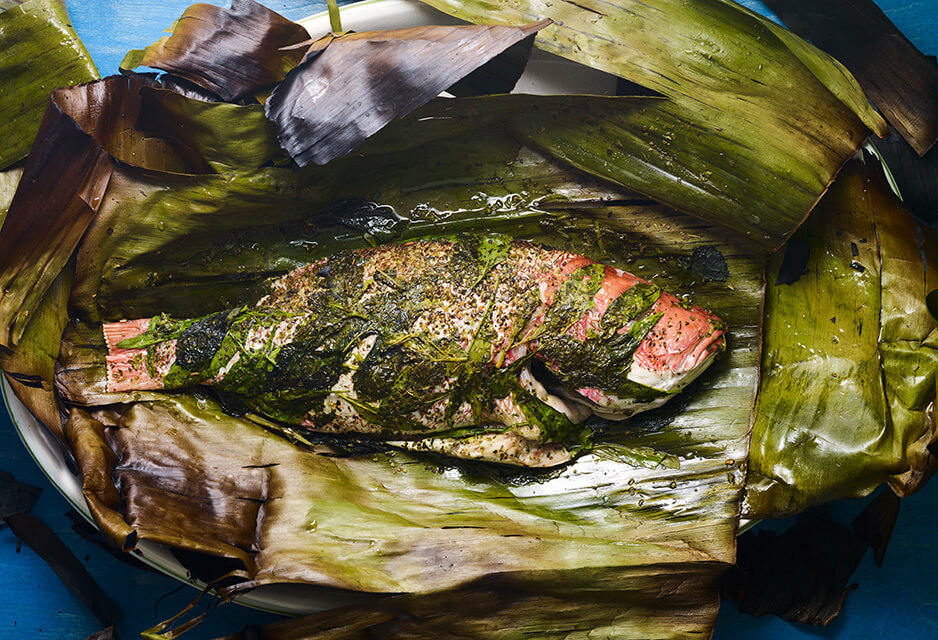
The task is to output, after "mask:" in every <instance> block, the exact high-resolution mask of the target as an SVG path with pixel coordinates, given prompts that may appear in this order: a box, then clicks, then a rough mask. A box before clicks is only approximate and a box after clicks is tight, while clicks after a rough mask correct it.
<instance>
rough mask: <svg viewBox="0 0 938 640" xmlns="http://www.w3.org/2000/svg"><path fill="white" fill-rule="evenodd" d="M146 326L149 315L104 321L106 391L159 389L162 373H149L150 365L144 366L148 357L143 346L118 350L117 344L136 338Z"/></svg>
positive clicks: (148, 324) (161, 385)
mask: <svg viewBox="0 0 938 640" xmlns="http://www.w3.org/2000/svg"><path fill="white" fill-rule="evenodd" d="M149 327H150V319H149V318H141V319H139V320H121V321H120V322H106V323H104V326H103V327H102V329H103V331H104V343H105V344H106V345H107V356H106V362H107V388H108V391H112V392H118V391H135V390H141V391H142V390H146V389H162V388H163V379H162V376H160V375H159V374H158V373H157V375H153V373H151V368H150V367H149V366H147V359H148V357H149V356H148V354H147V349H146V347H142V348H136V349H122V348H121V347H119V346H117V345H119V344H120V343H121V342H123V341H124V340H128V339H130V338H136V337H137V336H139V335H140V334H142V333H144V332H145V331H146V330H147V329H148V328H149ZM154 373H156V372H154Z"/></svg>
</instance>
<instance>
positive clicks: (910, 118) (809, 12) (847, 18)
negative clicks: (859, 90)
mask: <svg viewBox="0 0 938 640" xmlns="http://www.w3.org/2000/svg"><path fill="white" fill-rule="evenodd" d="M765 4H766V5H767V6H768V7H769V8H770V9H772V11H774V12H775V13H776V14H778V16H779V17H780V18H781V19H782V21H783V22H784V23H785V24H786V25H788V26H789V27H790V28H791V29H792V31H794V32H795V33H797V34H799V35H801V36H803V37H805V38H807V39H808V40H810V41H811V42H813V43H814V44H815V45H817V46H818V47H820V48H821V49H824V50H825V51H827V52H828V53H830V54H831V55H832V56H834V57H835V58H837V59H838V60H840V61H841V62H842V63H843V64H844V66H846V67H847V68H848V69H850V71H851V72H852V73H853V75H854V76H856V78H857V80H858V81H859V82H860V86H862V87H863V90H864V91H866V93H867V94H868V95H869V96H870V100H872V101H873V104H875V105H876V106H877V107H878V108H879V110H880V111H881V112H882V113H883V115H884V116H885V117H886V119H887V120H888V121H889V122H890V123H891V124H892V125H893V126H894V127H895V128H896V129H897V130H898V131H899V133H901V134H902V137H903V138H905V139H906V140H907V141H908V142H909V143H910V144H911V145H912V146H913V147H914V148H915V150H916V151H917V152H918V154H919V155H920V156H924V155H925V153H926V152H927V151H928V150H929V149H930V148H931V147H932V146H933V145H934V144H935V141H936V140H938V65H935V61H934V60H933V59H929V58H928V57H927V56H925V55H924V54H922V52H920V51H919V50H918V49H916V48H915V46H914V45H913V44H912V43H911V42H909V40H908V39H907V38H906V37H905V36H903V35H902V33H901V32H900V31H899V29H897V28H896V25H894V24H893V23H892V22H891V21H890V20H889V18H888V17H886V14H885V13H883V11H882V9H880V8H879V7H878V6H876V4H875V3H874V2H873V1H872V0H827V1H826V2H813V1H812V0H765ZM861 43H862V44H861Z"/></svg>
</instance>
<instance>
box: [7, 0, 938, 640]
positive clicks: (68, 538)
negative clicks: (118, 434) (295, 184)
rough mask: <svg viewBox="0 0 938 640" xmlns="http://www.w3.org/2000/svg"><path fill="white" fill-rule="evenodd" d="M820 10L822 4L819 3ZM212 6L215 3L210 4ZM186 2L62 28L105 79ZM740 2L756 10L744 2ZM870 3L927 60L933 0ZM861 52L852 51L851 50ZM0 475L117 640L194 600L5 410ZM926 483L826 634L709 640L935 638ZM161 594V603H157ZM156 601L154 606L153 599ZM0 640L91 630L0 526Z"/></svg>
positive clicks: (136, 6) (732, 623) (723, 623)
mask: <svg viewBox="0 0 938 640" xmlns="http://www.w3.org/2000/svg"><path fill="white" fill-rule="evenodd" d="M819 1H822V0H819ZM215 3H216V4H227V3H226V2H223V1H220V0H215ZM188 4H189V1H188V0H162V1H160V2H153V1H147V0H123V1H119V0H71V1H70V2H69V10H70V12H71V15H72V20H73V23H74V25H75V27H76V29H77V30H78V33H79V35H80V36H81V37H82V38H83V40H84V42H85V44H86V45H87V47H88V49H89V51H90V52H91V54H92V56H93V58H94V59H95V61H96V62H97V64H98V66H99V68H100V70H101V72H102V73H103V74H105V75H107V74H112V73H116V72H117V65H118V63H119V62H120V60H121V59H122V58H123V56H124V54H125V53H126V51H127V50H129V49H132V48H139V47H141V46H144V45H146V44H149V43H151V42H153V41H155V40H156V39H158V38H160V37H161V36H162V35H164V30H166V29H167V28H169V26H170V25H171V24H172V22H173V20H175V19H176V18H177V17H178V16H179V15H180V14H181V13H182V11H183V9H184V8H185V7H186V6H187V5H188ZM266 4H267V5H268V6H270V7H271V8H272V9H274V10H276V11H279V12H280V13H283V14H284V15H285V16H287V17H288V18H291V19H297V18H301V17H303V16H306V15H309V14H311V13H315V12H318V11H322V10H324V8H325V2H321V1H315V2H310V1H308V0H271V1H268V2H267V3H266ZM743 4H745V5H747V6H749V7H751V8H754V9H756V10H761V11H763V12H764V7H763V6H762V5H761V3H759V2H757V1H756V0H743ZM879 4H880V6H882V7H883V9H884V10H885V11H886V13H887V15H889V17H890V18H891V19H892V20H893V21H894V22H895V23H896V24H897V26H899V28H900V29H902V30H903V31H904V33H905V34H906V35H907V36H908V37H909V38H910V39H911V40H912V42H913V43H914V44H915V45H916V46H918V47H919V48H920V49H921V50H922V51H924V52H925V53H928V54H932V55H934V54H936V53H938V0H880V2H879ZM858 46H862V43H858ZM0 469H6V470H9V471H11V472H12V473H13V474H14V475H16V476H17V477H18V478H19V479H21V480H23V481H25V482H29V483H30V484H34V485H37V486H40V487H43V488H44V492H43V495H42V497H41V498H40V501H39V503H38V504H37V505H36V508H35V509H34V511H33V513H34V514H35V515H37V516H39V517H40V518H41V519H43V520H44V521H45V522H46V523H47V524H49V526H51V527H52V528H53V529H54V530H55V531H56V533H58V534H59V535H60V537H62V539H63V540H64V541H65V542H66V544H68V545H69V547H70V548H72V549H73V550H74V551H75V553H76V554H77V555H78V557H79V558H81V559H83V560H84V561H85V563H86V566H87V567H88V568H89V571H90V572H91V573H92V575H93V576H94V577H95V579H97V580H98V582H99V583H100V584H102V586H104V587H105V589H106V590H107V591H108V592H109V593H110V594H111V595H112V597H114V598H115V599H116V600H117V602H118V603H119V605H120V606H121V608H122V610H123V611H124V619H123V621H122V622H121V624H120V631H121V635H122V637H124V638H134V637H138V635H139V633H140V631H141V630H143V629H145V628H147V627H149V626H152V625H153V624H154V623H156V622H158V621H159V620H162V619H164V618H166V617H168V616H169V615H171V614H172V613H175V612H176V611H178V610H179V609H181V608H182V607H183V606H184V605H185V604H186V603H187V602H188V601H189V600H191V599H192V598H193V597H194V596H195V595H196V592H195V591H194V590H193V589H190V588H184V589H182V590H181V591H178V592H176V593H173V592H174V591H176V589H177V588H178V586H179V583H178V582H176V581H175V580H173V579H171V578H168V577H165V576H160V575H156V574H153V573H149V572H145V571H141V570H138V569H134V568H131V567H129V566H127V565H125V564H123V563H121V562H119V561H117V560H116V559H114V558H113V557H111V556H110V555H109V554H107V553H105V552H103V551H101V550H99V549H98V548H97V547H95V546H94V545H92V544H90V543H88V542H87V541H85V540H83V539H82V538H80V537H79V536H78V535H77V534H75V533H74V532H72V530H71V529H70V522H69V520H68V519H67V518H66V517H65V516H64V513H65V512H66V511H67V510H68V508H69V507H68V504H67V503H66V502H65V500H64V499H63V498H62V497H61V496H60V495H59V494H58V492H57V491H56V490H55V489H54V488H53V487H52V486H51V485H50V484H49V482H48V481H47V480H46V478H45V476H43V475H42V473H41V472H40V471H39V470H38V468H37V467H36V466H35V464H34V463H33V461H32V459H31V458H30V457H29V454H28V453H27V452H26V450H25V448H24V447H23V446H22V444H21V443H20V442H19V439H18V437H17V436H16V434H15V432H14V429H13V426H12V424H11V423H10V420H9V418H8V417H7V416H6V415H5V412H4V413H2V414H0ZM936 529H938V482H933V483H932V484H931V485H930V486H928V487H926V488H925V489H924V490H923V491H922V492H920V493H919V494H917V495H915V496H912V497H911V498H908V499H906V500H904V501H903V505H902V512H901V514H900V518H899V522H898V523H897V525H896V530H895V533H894V535H893V541H892V544H891V545H890V548H889V552H888V554H887V556H886V562H885V564H884V566H883V567H876V566H875V565H874V564H873V561H872V558H871V557H869V556H867V557H866V558H865V559H864V561H863V563H862V564H861V566H860V568H859V570H858V571H857V573H856V574H855V576H854V580H855V581H856V582H858V583H859V585H860V587H859V588H858V589H857V590H856V591H855V592H854V593H852V594H851V595H850V596H849V597H848V599H847V603H846V607H845V610H844V614H843V615H842V616H841V617H840V618H838V619H837V620H836V621H835V622H834V623H833V624H832V625H831V626H829V627H826V628H823V629H818V628H814V627H807V626H804V625H796V624H790V623H787V622H784V621H782V620H780V619H778V618H775V617H772V616H766V617H763V618H753V617H751V616H747V615H743V614H740V613H739V612H738V611H736V607H735V604H734V603H732V602H729V603H727V604H726V605H724V607H723V610H722V611H721V613H720V617H719V619H718V623H717V629H716V633H715V636H714V637H715V638H716V639H717V640H731V639H736V638H746V639H749V638H758V639H760V640H818V639H821V638H824V639H837V640H843V639H847V638H849V639H851V640H867V639H868V640H892V639H900V638H901V639H903V640H905V639H907V638H938V587H936V581H935V578H934V576H936V575H938V537H936V536H935V531H936ZM167 594H172V595H168V596H167ZM163 596H166V597H165V599H163V600H162V601H160V602H159V604H157V602H158V600H160V598H161V597H163ZM0 603H2V605H0V640H5V639H7V638H9V639H14V638H37V639H45V638H49V639H53V638H55V639H59V638H79V639H80V638H85V637H87V636H88V635H89V634H91V633H93V632H94V631H96V630H97V629H98V622H97V621H96V620H95V619H94V617H93V616H92V615H91V614H90V613H88V612H87V611H85V610H84V607H83V606H82V605H81V603H79V602H78V601H77V599H75V598H74V597H73V596H72V595H71V594H70V593H69V592H68V591H67V590H66V589H65V587H64V586H62V584H61V583H60V582H59V580H58V578H57V577H56V576H55V574H53V573H52V571H51V570H50V569H49V568H48V567H46V565H45V564H44V563H43V562H42V560H40V559H39V558H38V557H37V556H36V555H35V554H34V553H33V552H32V551H31V550H29V549H28V548H26V547H23V548H22V549H19V548H18V545H17V542H16V539H15V538H14V537H13V536H12V534H11V533H10V532H9V529H7V528H2V529H0ZM273 619H276V617H275V616H271V615H270V614H264V613H260V612H256V611H252V610H249V609H245V608H242V607H237V606H226V607H224V608H223V609H221V610H219V611H218V612H217V613H216V614H215V615H214V616H212V617H210V618H209V620H208V621H207V622H205V623H203V625H201V626H200V627H198V628H196V630H194V631H193V632H190V634H189V635H187V636H185V637H189V638H193V639H197V638H212V637H215V636H218V635H222V634H225V633H231V632H233V631H235V630H238V629H240V628H242V627H243V626H244V625H246V624H259V623H263V622H265V621H268V620H273Z"/></svg>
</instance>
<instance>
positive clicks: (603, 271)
mask: <svg viewBox="0 0 938 640" xmlns="http://www.w3.org/2000/svg"><path fill="white" fill-rule="evenodd" d="M723 334H724V325H723V323H722V322H721V321H720V320H719V319H718V318H716V317H715V316H714V315H713V314H711V313H710V312H708V311H706V310H704V309H702V308H700V307H697V306H692V305H689V304H686V303H684V302H682V301H681V300H679V299H678V298H676V297H675V296H673V295H671V294H669V293H666V292H664V291H661V289H659V288H658V287H657V286H655V285H654V284H652V283H650V282H647V281H645V280H642V279H641V278H638V277H635V276H633V275H631V274H629V273H626V272H624V271H622V270H620V269H615V268H612V267H608V266H604V265H602V264H599V263H596V262H594V261H592V260H589V259H588V258H585V257H582V256H578V255H574V254H572V253H568V252H566V251H562V250H556V249H547V248H544V247H541V246H538V245H535V244H532V243H530V242H522V241H513V240H512V239H511V238H509V237H508V236H503V235H496V234H489V235H466V236H459V237H456V238H450V239H443V240H422V241H413V242H407V243H402V244H392V245H387V246H382V247H378V248H369V249H361V250H354V251H345V252H342V253H338V254H336V255H334V256H331V257H329V258H323V259H321V260H318V261H316V262H313V263H311V264H308V265H305V266H303V267H300V268H298V269H296V270H294V271H292V272H290V273H288V274H286V275H284V276H281V277H279V278H276V279H273V280H272V281H271V282H270V283H269V293H268V295H266V296H265V297H264V298H262V299H261V300H260V301H259V302H258V303H257V304H256V305H254V306H253V307H241V308H236V309H230V310H226V311H222V312H219V313H215V314H212V315H209V316H206V317H202V318H187V319H176V318H170V317H166V316H158V317H154V318H143V319H137V320H124V321H121V322H114V323H108V324H105V325H104V337H105V341H106V343H107V347H108V355H107V375H108V388H109V390H111V391H127V390H134V389H175V388H181V387H187V386H191V385H209V386H212V387H215V388H218V389H220V390H222V391H225V392H228V393H231V394H234V395H236V396H237V397H239V398H240V399H241V400H242V401H243V402H244V403H245V405H246V406H247V407H249V408H250V409H251V410H253V411H256V412H257V413H259V414H261V415H263V416H266V417H269V418H271V419H273V420H276V421H279V422H282V423H285V424H287V425H290V426H292V427H293V428H294V429H295V430H296V431H298V432H300V433H302V432H304V431H307V430H308V431H311V432H317V433H341V434H355V435H360V436H369V437H374V438H380V439H381V440H385V441H388V442H389V443H391V444H392V445H394V446H398V447H404V448H409V449H418V450H427V451H436V452H439V453H444V454H447V455H451V456H456V457H461V458H469V459H479V460H487V461H493V462H501V463H507V464H515V465H524V466H534V467H539V466H552V465H556V464H561V463H563V462H566V461H568V460H570V459H571V457H573V456H574V455H575V454H576V453H577V452H579V451H581V450H582V449H583V448H584V447H586V446H588V442H589V434H590V433H591V430H590V429H589V427H587V426H585V425H584V424H583V422H584V420H585V419H586V418H588V417H589V416H590V415H591V414H596V415H599V416H602V417H605V418H610V419H624V418H627V417H629V416H631V415H633V414H635V413H637V412H639V411H643V410H647V409H650V408H653V407H657V406H659V405H661V404H662V403H664V402H665V401H666V400H667V399H668V398H669V397H671V396H673V395H674V394H675V393H677V392H678V391H680V390H681V389H682V388H683V387H685V386H686V385H687V384H688V383H689V382H691V381H692V380H693V379H695V378H696V377H697V376H699V375H700V374H701V373H702V372H703V371H704V370H705V369H706V368H707V367H708V366H709V365H710V363H711V362H713V360H714V358H715V356H716V354H717V352H719V351H721V350H722V349H723V348H724V336H723Z"/></svg>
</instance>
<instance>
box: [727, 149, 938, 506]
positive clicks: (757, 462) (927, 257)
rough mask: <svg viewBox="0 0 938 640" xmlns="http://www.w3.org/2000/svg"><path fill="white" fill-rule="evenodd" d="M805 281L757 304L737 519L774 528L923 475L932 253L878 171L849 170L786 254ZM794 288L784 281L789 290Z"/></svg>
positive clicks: (929, 399)
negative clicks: (756, 347) (759, 318)
mask: <svg viewBox="0 0 938 640" xmlns="http://www.w3.org/2000/svg"><path fill="white" fill-rule="evenodd" d="M797 243H801V244H802V246H803V247H806V248H807V249H808V251H807V252H806V253H803V254H802V258H803V259H804V260H806V261H803V265H804V267H805V269H801V268H797V269H796V271H797V272H798V273H799V274H800V275H799V277H797V278H794V279H787V280H786V279H784V278H783V279H779V278H778V274H779V270H780V268H782V267H783V263H784V261H785V257H784V256H783V255H781V253H780V254H778V255H776V256H774V257H773V259H772V262H771V263H770V267H769V271H768V283H769V284H768V289H767V292H766V306H765V323H764V327H763V332H764V343H763V347H764V351H763V361H762V380H761V383H760V387H759V396H758V399H757V402H756V410H755V422H754V426H753V431H752V444H751V450H750V460H749V478H748V481H747V490H746V500H745V503H744V512H745V513H746V514H748V515H750V516H752V517H779V516H784V515H788V514H791V513H796V512H798V511H801V510H803V509H805V508H807V507H809V506H811V505H814V504H819V503H824V502H829V501H831V500H836V499H839V498H846V497H859V496H864V495H867V494H869V493H870V492H871V491H873V489H875V488H876V487H877V486H878V485H880V484H882V483H884V482H886V483H888V484H889V485H890V487H892V489H893V490H894V491H895V492H896V493H897V494H899V495H908V494H909V493H912V492H913V491H915V490H916V489H917V488H918V487H920V486H921V485H922V484H923V483H924V481H925V480H926V479H927V477H928V476H929V475H930V473H931V472H932V471H933V469H934V467H935V458H934V457H933V456H932V455H931V454H930V453H929V451H928V446H929V444H930V443H932V442H933V441H934V440H935V439H936V427H935V417H934V414H933V411H932V406H933V405H934V403H935V401H936V384H935V379H936V377H935V376H936V372H938V328H936V324H935V321H934V320H933V319H932V318H931V316H930V315H929V314H928V311H927V309H926V306H925V294H926V292H928V291H930V290H932V289H933V288H934V286H935V284H934V283H935V280H936V279H938V277H936V271H935V261H936V260H938V244H936V242H935V239H934V232H932V231H931V230H930V229H928V228H926V227H923V226H922V225H920V224H918V223H917V222H916V221H915V220H914V218H912V216H911V215H909V213H908V212H907V210H906V209H905V208H904V207H903V206H902V203H901V202H899V201H898V200H897V199H896V197H895V196H894V195H893V194H892V192H891V191H890V190H889V187H888V185H887V184H886V182H885V179H884V177H883V176H882V173H881V172H880V170H879V169H878V168H874V167H868V166H866V165H865V164H863V163H862V162H860V161H852V162H851V163H850V164H849V165H847V167H846V168H845V170H844V171H843V172H842V174H841V176H840V177H839V178H838V180H837V182H835V184H834V186H833V188H832V189H831V192H830V193H829V194H828V195H827V196H825V198H824V200H822V201H821V203H820V204H819V205H818V209H817V211H816V212H815V213H814V214H812V216H811V218H810V219H809V221H808V223H806V224H805V226H804V228H803V229H801V230H799V231H798V233H796V234H795V236H793V238H792V240H791V241H790V243H789V246H788V251H789V252H790V251H792V247H793V246H797ZM792 280H793V281H792Z"/></svg>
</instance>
